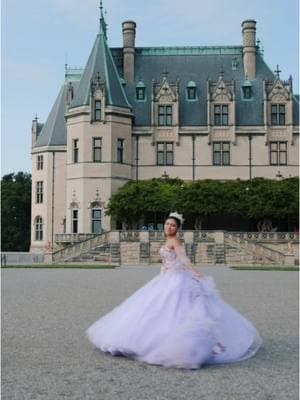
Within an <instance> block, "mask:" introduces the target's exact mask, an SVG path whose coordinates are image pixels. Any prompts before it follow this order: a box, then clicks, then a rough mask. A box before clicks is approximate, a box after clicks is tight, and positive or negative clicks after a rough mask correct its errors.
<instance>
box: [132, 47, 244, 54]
mask: <svg viewBox="0 0 300 400" xmlns="http://www.w3.org/2000/svg"><path fill="white" fill-rule="evenodd" d="M136 53H137V54H140V55H143V56H171V55H172V56H186V55H189V56H191V55H216V54H217V55H221V54H236V55H239V54H243V47H242V46H174V47H137V48H136Z"/></svg>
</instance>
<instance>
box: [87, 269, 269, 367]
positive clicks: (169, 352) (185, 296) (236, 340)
mask: <svg viewBox="0 0 300 400" xmlns="http://www.w3.org/2000/svg"><path fill="white" fill-rule="evenodd" d="M87 335H88V338H89V340H90V341H91V342H92V343H93V344H94V346H96V347H97V348H99V349H101V350H102V351H104V352H109V353H111V354H112V355H118V356H125V357H130V358H134V359H137V360H140V361H144V362H147V363H150V364H156V365H163V366H165V367H177V368H187V369H194V368H200V367H201V366H202V365H204V364H219V363H227V362H237V361H241V360H245V359H247V358H249V357H251V356H253V355H254V354H255V353H256V351H257V350H258V348H259V347H260V345H261V343H262V339H261V337H260V335H259V333H258V332H257V330H256V328H255V327H254V326H253V324H252V323H251V322H250V321H248V320H247V319H246V318H245V317H244V316H243V315H242V314H240V313H239V312H238V311H237V310H235V309H234V308H233V307H231V306H230V305H229V304H227V303H226V302H224V301H223V300H222V298H221V297H220V296H219V294H218V292H217V290H216V288H215V283H214V280H213V278H212V277H210V276H206V277H205V278H195V277H193V275H192V274H191V273H190V272H189V271H186V270H177V271H170V272H166V273H164V274H160V275H157V276H155V277H154V278H153V279H152V280H151V281H149V282H148V283H147V284H146V285H144V286H143V287H141V288H140V289H138V290H137V291H136V292H135V293H133V294H132V295H131V296H130V297H128V298H127V299H126V300H125V301H124V302H123V303H121V304H120V305H119V306H117V307H116V308H114V309H113V310H112V311H111V312H109V313H108V314H106V315H105V316H103V317H102V318H100V319H99V320H98V321H96V322H95V323H94V324H93V325H91V326H90V327H89V328H88V330H87Z"/></svg>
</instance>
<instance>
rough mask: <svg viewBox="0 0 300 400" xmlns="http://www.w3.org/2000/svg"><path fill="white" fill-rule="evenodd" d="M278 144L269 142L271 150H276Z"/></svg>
mask: <svg viewBox="0 0 300 400" xmlns="http://www.w3.org/2000/svg"><path fill="white" fill-rule="evenodd" d="M277 146H278V143H277V142H271V150H277Z"/></svg>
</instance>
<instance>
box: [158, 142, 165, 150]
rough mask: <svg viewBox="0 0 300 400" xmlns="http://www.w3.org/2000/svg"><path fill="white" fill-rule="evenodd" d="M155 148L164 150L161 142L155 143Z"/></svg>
mask: <svg viewBox="0 0 300 400" xmlns="http://www.w3.org/2000/svg"><path fill="white" fill-rule="evenodd" d="M157 150H160V151H163V150H164V144H163V143H157Z"/></svg>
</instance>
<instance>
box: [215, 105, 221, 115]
mask: <svg viewBox="0 0 300 400" xmlns="http://www.w3.org/2000/svg"><path fill="white" fill-rule="evenodd" d="M220 113H221V110H220V106H215V114H220Z"/></svg>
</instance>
